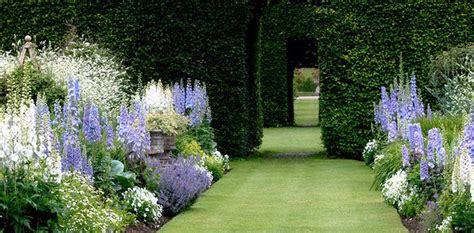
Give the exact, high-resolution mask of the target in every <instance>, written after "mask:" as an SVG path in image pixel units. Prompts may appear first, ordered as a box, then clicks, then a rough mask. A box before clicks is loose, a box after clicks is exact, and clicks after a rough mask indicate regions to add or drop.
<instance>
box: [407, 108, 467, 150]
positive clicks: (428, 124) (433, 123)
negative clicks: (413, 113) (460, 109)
mask: <svg viewBox="0 0 474 233" xmlns="http://www.w3.org/2000/svg"><path fill="white" fill-rule="evenodd" d="M416 122H418V123H420V126H421V130H422V132H423V135H424V136H425V137H427V136H428V131H429V130H430V129H432V128H438V129H440V130H441V133H442V135H443V140H444V143H445V145H447V146H449V145H451V144H453V143H456V141H455V140H457V139H459V137H460V136H461V135H462V132H463V129H464V118H463V117H462V116H438V115H434V116H433V118H432V119H431V120H430V119H428V118H419V119H417V120H416Z"/></svg>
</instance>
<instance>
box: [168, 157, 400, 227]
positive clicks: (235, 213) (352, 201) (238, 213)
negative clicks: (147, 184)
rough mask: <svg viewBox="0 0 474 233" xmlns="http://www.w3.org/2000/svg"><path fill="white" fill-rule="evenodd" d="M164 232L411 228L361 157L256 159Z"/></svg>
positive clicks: (236, 167) (236, 168) (239, 166)
mask: <svg viewBox="0 0 474 233" xmlns="http://www.w3.org/2000/svg"><path fill="white" fill-rule="evenodd" d="M232 166H233V170H232V171H231V172H230V173H229V174H227V175H226V176H225V177H224V178H223V179H221V180H220V181H219V182H217V183H216V184H214V186H213V187H212V188H211V189H210V190H209V191H207V192H206V193H204V194H203V195H202V196H201V197H200V198H199V199H198V201H197V202H196V203H195V204H194V205H193V206H192V207H191V208H190V209H189V210H187V211H185V212H183V213H182V214H180V215H178V216H177V217H176V218H174V219H173V220H172V221H171V222H169V223H168V224H166V225H165V226H164V227H163V232H406V229H405V228H404V227H403V225H402V224H401V222H400V218H399V217H398V215H397V213H396V211H395V210H394V209H393V208H391V207H389V206H387V205H386V204H385V203H384V202H383V200H382V198H381V196H380V193H379V192H377V191H373V190H372V191H370V190H369V187H370V185H371V183H372V172H371V171H370V169H369V168H368V167H366V166H364V164H363V163H362V162H358V161H353V160H327V159H318V158H314V157H311V158H295V159H288V158H286V159H281V158H280V159H270V158H252V159H249V160H247V161H236V162H233V163H232Z"/></svg>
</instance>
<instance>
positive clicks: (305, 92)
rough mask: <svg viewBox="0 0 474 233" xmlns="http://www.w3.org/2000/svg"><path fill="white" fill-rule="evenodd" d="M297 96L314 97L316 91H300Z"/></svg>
mask: <svg viewBox="0 0 474 233" xmlns="http://www.w3.org/2000/svg"><path fill="white" fill-rule="evenodd" d="M296 96H314V91H298V92H296Z"/></svg>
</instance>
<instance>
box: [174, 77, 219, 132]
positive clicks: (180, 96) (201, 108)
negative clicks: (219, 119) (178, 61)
mask: <svg viewBox="0 0 474 233" xmlns="http://www.w3.org/2000/svg"><path fill="white" fill-rule="evenodd" d="M173 106H174V110H175V112H176V113H178V114H181V115H184V116H186V117H187V118H188V119H189V122H190V123H189V124H190V125H191V126H193V127H196V126H199V125H201V124H202V122H203V121H208V122H210V121H211V120H212V117H211V108H210V106H209V97H208V95H207V90H206V85H205V84H203V83H201V82H200V81H195V82H194V85H193V84H192V82H191V80H188V82H187V83H186V86H183V84H182V82H181V83H179V84H178V83H175V84H174V86H173Z"/></svg>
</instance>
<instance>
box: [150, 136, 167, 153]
mask: <svg viewBox="0 0 474 233" xmlns="http://www.w3.org/2000/svg"><path fill="white" fill-rule="evenodd" d="M164 145H165V135H164V134H163V133H161V132H160V131H150V153H149V154H150V155H159V154H162V153H164V152H165V150H164V148H165V147H164Z"/></svg>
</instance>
